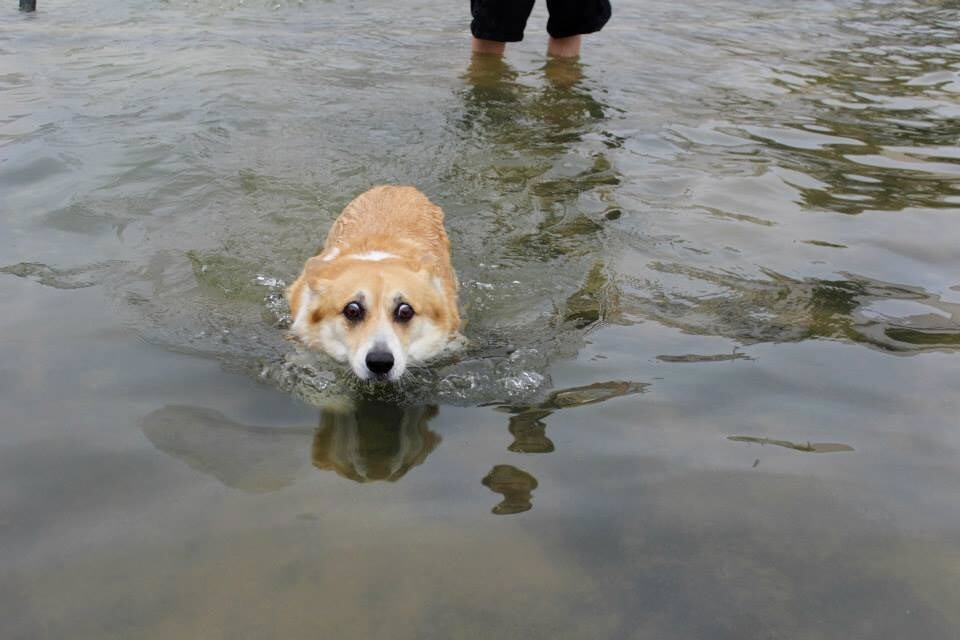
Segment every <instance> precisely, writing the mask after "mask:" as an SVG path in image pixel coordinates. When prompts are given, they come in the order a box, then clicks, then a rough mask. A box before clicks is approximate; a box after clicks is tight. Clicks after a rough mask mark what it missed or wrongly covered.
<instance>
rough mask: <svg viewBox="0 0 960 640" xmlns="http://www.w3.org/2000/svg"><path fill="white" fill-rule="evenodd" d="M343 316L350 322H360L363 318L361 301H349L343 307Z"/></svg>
mask: <svg viewBox="0 0 960 640" xmlns="http://www.w3.org/2000/svg"><path fill="white" fill-rule="evenodd" d="M343 317H344V318H346V319H347V320H349V321H350V322H359V321H361V320H363V307H362V306H360V303H359V302H348V303H347V306H345V307H344V308H343Z"/></svg>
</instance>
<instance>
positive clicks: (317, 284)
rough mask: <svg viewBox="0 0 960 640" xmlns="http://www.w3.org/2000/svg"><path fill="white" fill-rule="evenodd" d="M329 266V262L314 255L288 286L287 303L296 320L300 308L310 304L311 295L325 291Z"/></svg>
mask: <svg viewBox="0 0 960 640" xmlns="http://www.w3.org/2000/svg"><path fill="white" fill-rule="evenodd" d="M328 267H329V263H328V262H326V261H324V260H322V259H321V258H319V257H317V256H314V257H313V258H310V259H309V260H307V263H306V264H305V265H304V266H303V273H301V274H300V276H299V277H298V278H297V279H296V280H294V282H293V284H291V285H290V286H289V287H287V303H288V304H289V305H290V315H291V316H292V317H293V319H294V321H296V319H297V318H298V317H299V315H300V310H301V309H302V308H304V307H306V306H309V304H310V297H311V296H314V295H317V294H319V293H321V292H322V291H323V289H324V286H323V285H324V283H325V282H326V281H327V278H326V273H325V272H326V271H327V268H328Z"/></svg>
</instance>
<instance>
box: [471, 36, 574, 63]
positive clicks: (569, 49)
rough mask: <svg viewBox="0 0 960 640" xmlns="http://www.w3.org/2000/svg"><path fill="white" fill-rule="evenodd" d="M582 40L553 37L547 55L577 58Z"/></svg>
mask: <svg viewBox="0 0 960 640" xmlns="http://www.w3.org/2000/svg"><path fill="white" fill-rule="evenodd" d="M580 39H581V38H580V36H570V37H569V38H554V37H552V36H551V37H550V40H549V42H548V43H547V54H548V55H551V56H556V57H558V58H576V57H577V56H579V55H580ZM474 51H476V49H474Z"/></svg>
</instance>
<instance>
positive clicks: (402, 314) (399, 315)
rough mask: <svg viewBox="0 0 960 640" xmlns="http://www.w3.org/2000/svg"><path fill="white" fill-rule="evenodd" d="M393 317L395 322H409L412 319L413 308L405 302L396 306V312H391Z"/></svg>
mask: <svg viewBox="0 0 960 640" xmlns="http://www.w3.org/2000/svg"><path fill="white" fill-rule="evenodd" d="M393 317H394V318H396V320H397V322H410V321H411V320H412V319H413V307H411V306H410V305H408V304H407V303H405V302H403V303H401V304H398V305H397V309H396V311H394V312H393Z"/></svg>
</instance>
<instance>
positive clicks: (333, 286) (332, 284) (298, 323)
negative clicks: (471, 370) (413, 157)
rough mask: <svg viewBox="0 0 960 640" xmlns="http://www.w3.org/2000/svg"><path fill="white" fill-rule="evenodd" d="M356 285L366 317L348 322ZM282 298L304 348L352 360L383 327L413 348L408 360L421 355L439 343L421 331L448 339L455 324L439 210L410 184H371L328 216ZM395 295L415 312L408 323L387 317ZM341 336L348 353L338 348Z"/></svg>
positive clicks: (449, 268)
mask: <svg viewBox="0 0 960 640" xmlns="http://www.w3.org/2000/svg"><path fill="white" fill-rule="evenodd" d="M361 292H362V295H361V297H363V299H364V306H365V309H366V310H367V314H366V317H365V319H364V321H363V322H361V323H350V322H347V321H346V320H345V319H344V317H343V309H344V306H345V305H346V304H348V303H349V302H350V301H352V300H354V299H355V298H356V297H357V296H358V294H361ZM287 299H288V300H289V302H290V310H291V312H292V315H293V318H294V326H293V327H292V329H293V332H294V334H295V335H297V336H298V337H299V338H300V339H301V340H302V341H303V342H304V344H306V345H307V346H308V347H311V348H314V349H318V350H323V351H326V352H328V353H329V354H330V355H332V356H333V357H335V358H337V359H340V360H346V359H350V361H351V364H354V365H355V362H354V360H356V357H355V356H356V351H357V349H362V348H363V345H367V344H368V343H369V341H370V340H372V339H374V338H375V337H376V336H382V335H384V332H387V331H392V334H391V335H395V336H396V338H397V339H398V340H399V344H400V345H401V346H402V348H403V349H407V348H413V350H414V351H415V352H416V353H414V354H413V356H412V357H413V358H414V359H415V360H418V359H420V358H422V357H423V354H420V353H419V351H424V352H425V353H426V352H429V351H435V350H438V349H434V348H433V346H432V345H433V344H434V342H436V340H434V339H428V338H429V337H430V336H434V334H435V333H436V332H439V333H438V334H437V335H440V334H442V335H443V337H444V338H445V339H446V340H447V341H450V340H454V339H456V338H457V337H458V333H457V331H458V329H459V327H460V314H459V311H458V308H457V279H456V274H455V273H454V270H453V266H452V265H451V262H450V241H449V239H448V238H447V234H446V231H445V230H444V228H443V211H442V210H441V209H440V207H438V206H436V205H435V204H433V203H432V202H430V200H428V199H427V197H426V196H425V195H423V194H422V193H421V192H420V191H418V190H417V189H415V188H414V187H399V186H381V187H374V188H373V189H370V190H369V191H367V192H366V193H363V194H362V195H360V196H358V197H357V198H355V199H354V200H353V201H352V202H350V204H348V205H347V206H346V208H345V209H344V210H343V212H342V213H341V214H340V216H339V217H338V218H337V220H336V221H335V222H334V223H333V226H332V227H331V229H330V232H329V234H328V235H327V240H326V243H325V244H324V247H323V250H322V252H321V253H320V255H318V256H315V257H313V258H310V259H309V260H307V262H306V264H305V265H304V269H303V272H302V273H301V274H300V276H299V277H298V278H297V279H296V280H295V281H294V282H293V284H292V285H290V287H289V289H288V290H287ZM399 299H402V300H403V301H404V302H406V303H408V304H410V305H411V306H412V307H413V309H414V311H415V314H416V315H415V317H414V320H413V321H411V322H410V323H407V324H401V323H397V322H394V320H393V315H392V314H393V311H394V309H395V307H396V304H397V302H396V301H397V300H399ZM304 304H308V305H309V309H304V308H302V305H304ZM341 342H342V343H344V344H343V346H344V348H345V350H346V352H348V355H347V356H344V353H341V352H340V344H341ZM428 343H429V344H428ZM418 345H419V347H418ZM405 355H409V354H405ZM430 355H435V354H430ZM354 369H355V370H356V369H357V367H356V366H354ZM358 375H359V372H358Z"/></svg>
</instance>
